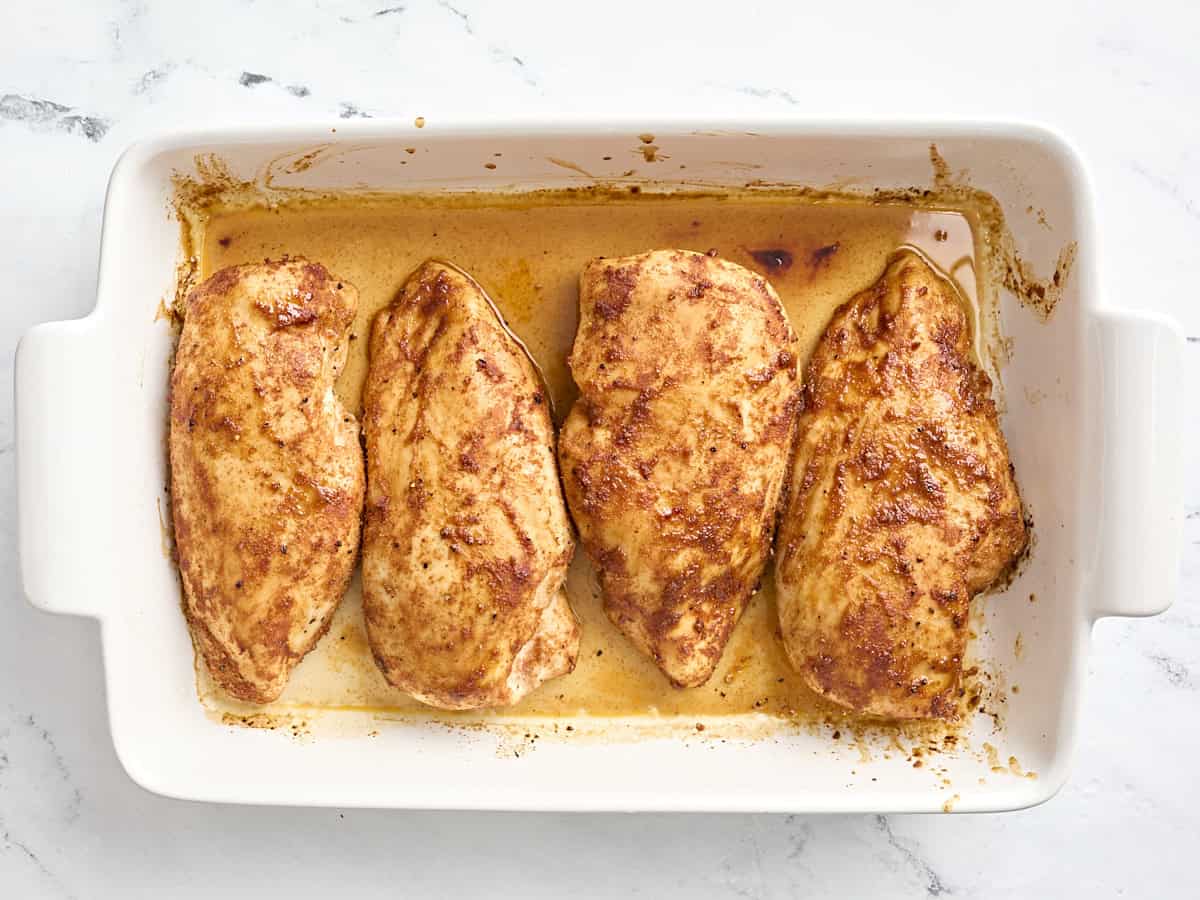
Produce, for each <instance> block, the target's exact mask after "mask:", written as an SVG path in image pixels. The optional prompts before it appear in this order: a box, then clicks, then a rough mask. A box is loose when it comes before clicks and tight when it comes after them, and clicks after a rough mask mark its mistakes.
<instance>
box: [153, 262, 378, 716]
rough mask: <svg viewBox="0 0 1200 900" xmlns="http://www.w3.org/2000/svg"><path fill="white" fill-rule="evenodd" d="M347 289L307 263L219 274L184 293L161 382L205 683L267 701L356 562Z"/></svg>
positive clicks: (357, 460) (190, 611) (318, 630)
mask: <svg viewBox="0 0 1200 900" xmlns="http://www.w3.org/2000/svg"><path fill="white" fill-rule="evenodd" d="M357 305H358V295H357V292H356V291H355V290H354V288H353V287H351V286H350V285H348V284H345V283H344V282H339V281H338V280H337V279H336V278H334V277H333V276H332V275H330V274H329V272H327V271H326V270H325V268H324V266H322V265H321V264H320V263H315V262H308V261H306V260H303V259H293V260H285V261H280V262H267V263H263V264H261V265H246V266H234V267H231V268H228V269H222V270H221V271H219V272H217V273H216V274H215V275H213V276H212V277H211V278H209V279H208V280H207V281H205V282H204V283H203V284H201V285H200V286H198V287H197V288H196V289H195V290H194V291H192V293H191V295H190V296H189V297H188V298H187V306H186V310H185V318H184V323H183V331H182V334H181V335H180V337H179V346H178V348H177V351H176V355H175V368H174V371H173V373H172V375H171V426H170V428H171V433H170V441H169V443H170V457H171V500H172V503H171V507H172V515H173V519H174V525H175V547H176V553H177V556H178V560H179V572H180V575H181V576H182V580H183V599H184V604H183V605H184V612H185V614H186V616H187V621H188V625H189V627H190V628H191V632H192V639H193V641H194V642H195V644H196V647H197V649H198V650H199V652H200V654H201V656H203V658H204V661H205V663H206V664H207V665H208V669H209V671H210V672H211V673H212V676H213V678H214V679H215V680H216V682H217V683H218V684H219V685H221V687H222V688H224V689H225V690H226V691H227V692H228V693H229V694H230V695H232V696H233V697H236V698H237V699H239V700H244V701H247V702H250V703H267V702H269V701H271V700H274V699H275V698H277V697H278V696H279V694H280V692H281V691H282V690H283V688H284V685H285V684H286V683H287V680H288V675H289V673H290V672H291V670H292V668H293V667H294V666H295V665H296V663H298V662H299V661H300V659H301V658H302V657H303V656H304V655H305V654H306V653H308V651H309V650H311V649H312V648H313V646H314V645H315V644H316V642H317V640H318V639H319V638H320V637H321V635H323V634H324V633H325V630H326V629H327V628H328V627H329V620H330V618H331V617H332V616H333V611H334V609H336V607H337V605H338V601H339V600H340V599H341V597H342V594H343V593H344V592H345V590H346V584H347V582H348V581H349V580H350V573H351V571H352V570H353V568H354V562H355V559H356V556H357V553H358V537H359V524H360V520H361V514H362V503H363V465H362V448H361V447H360V446H359V441H358V423H357V422H356V421H355V420H354V418H353V417H352V416H350V414H349V413H348V412H346V410H345V409H343V407H342V404H341V403H340V402H338V399H337V397H336V396H335V395H334V393H333V383H334V380H335V379H336V378H337V376H338V373H339V372H340V371H341V369H342V365H343V363H344V362H345V359H346V350H347V331H348V329H349V328H350V323H351V322H352V321H353V319H354V312H355V309H356V307H357Z"/></svg>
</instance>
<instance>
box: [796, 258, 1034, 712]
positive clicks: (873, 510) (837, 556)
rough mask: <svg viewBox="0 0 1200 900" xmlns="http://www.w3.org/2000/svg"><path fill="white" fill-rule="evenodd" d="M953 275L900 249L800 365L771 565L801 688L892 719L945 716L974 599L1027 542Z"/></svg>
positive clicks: (952, 696) (956, 682)
mask: <svg viewBox="0 0 1200 900" xmlns="http://www.w3.org/2000/svg"><path fill="white" fill-rule="evenodd" d="M971 346H972V342H971V328H970V323H969V321H968V318H967V312H966V309H965V307H964V305H963V303H962V301H961V300H960V299H959V297H958V295H957V293H956V291H955V289H954V287H953V286H952V285H951V284H950V283H949V282H948V281H946V280H945V279H944V278H942V277H941V276H940V275H938V274H937V273H936V272H935V271H934V270H933V269H932V268H931V267H930V266H929V265H928V264H927V263H926V262H925V260H924V259H923V258H921V257H920V256H918V255H917V254H916V253H913V252H911V251H904V252H901V253H900V254H898V255H897V256H896V257H894V259H893V260H892V261H891V262H890V263H889V265H888V267H887V270H886V271H885V272H884V274H883V277H882V278H880V280H879V281H878V282H877V283H876V284H875V285H874V286H873V287H870V288H868V289H867V290H865V291H863V292H862V293H860V294H858V295H857V296H855V297H854V298H852V299H851V300H850V301H849V302H847V303H845V304H844V305H842V306H841V307H840V308H839V309H838V310H837V312H836V313H835V314H834V316H833V319H832V321H831V322H830V323H829V326H828V328H827V329H826V331H825V334H824V336H823V337H822V338H821V341H820V343H819V344H818V346H817V349H816V351H815V352H814V354H813V357H812V360H811V361H810V363H809V366H808V371H807V376H806V381H805V387H804V411H803V413H802V415H801V417H800V424H799V437H798V444H797V450H796V457H795V462H794V465H793V467H792V473H791V482H790V489H789V491H790V498H789V500H788V502H787V505H786V508H785V511H784V513H783V518H782V522H781V525H780V533H779V537H778V539H777V546H778V555H779V557H778V561H777V563H776V569H775V575H776V585H777V588H778V599H779V614H780V621H781V625H782V630H783V640H784V644H785V646H786V649H787V653H788V656H789V658H790V659H791V661H792V664H793V665H794V666H795V667H796V668H797V669H798V670H799V671H800V673H801V674H802V675H803V677H804V679H805V681H806V682H807V683H808V685H809V686H810V687H812V688H813V689H814V690H816V691H818V692H820V693H821V694H823V695H825V696H826V697H828V698H830V699H831V700H834V701H836V702H838V703H840V704H842V705H844V706H848V707H850V708H852V709H855V710H859V711H861V712H864V713H869V714H872V715H878V716H886V717H890V718H897V719H910V718H925V717H936V718H952V717H954V715H955V714H956V706H957V704H956V700H957V696H958V691H959V682H960V677H961V673H962V668H963V662H962V659H963V652H964V650H965V648H966V642H967V632H968V616H969V613H970V605H971V598H972V596H973V595H974V594H976V593H978V592H979V591H982V590H984V589H985V588H987V587H989V586H990V585H992V584H994V583H995V582H996V581H997V580H998V579H1000V578H1001V577H1002V576H1003V575H1004V574H1005V573H1006V572H1007V571H1009V569H1010V567H1011V566H1012V565H1013V563H1014V560H1015V559H1016V557H1017V556H1018V554H1020V552H1021V550H1022V548H1023V547H1024V546H1025V540H1026V534H1025V525H1024V520H1023V514H1022V509H1021V501H1020V497H1019V496H1018V493H1017V486H1016V483H1015V482H1014V480H1013V471H1012V465H1011V464H1010V462H1009V458H1008V448H1007V446H1006V444H1005V441H1004V435H1003V434H1002V433H1001V431H1000V425H999V422H998V420H997V415H996V407H995V404H994V403H993V401H992V397H991V381H990V380H989V378H988V376H987V375H986V374H985V373H984V372H983V371H982V370H981V369H980V368H979V367H978V365H977V364H976V363H975V361H974V359H973V356H972V349H971Z"/></svg>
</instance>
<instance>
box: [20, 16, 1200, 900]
mask: <svg viewBox="0 0 1200 900" xmlns="http://www.w3.org/2000/svg"><path fill="white" fill-rule="evenodd" d="M671 5H672V4H668V3H650V2H646V0H636V2H627V0H608V2H605V3H603V4H595V5H592V6H587V7H582V6H581V7H580V8H579V11H578V12H569V11H568V9H567V8H568V6H569V4H565V3H554V4H545V5H542V6H540V7H539V6H535V5H533V4H529V5H521V6H517V5H514V4H504V5H501V4H499V3H492V4H487V3H484V2H473V0H455V2H454V4H453V5H452V4H450V3H446V2H438V0H378V2H376V3H356V2H333V0H330V2H319V0H311V2H306V3H283V2H280V3H277V4H272V3H267V2H234V0H206V2H203V3H189V4H173V3H168V2H157V3H148V2H141V0H134V2H119V0H95V2H91V3H88V4H82V3H80V4H77V3H71V2H61V0H38V2H34V3H21V4H5V15H4V19H5V27H4V28H3V29H0V98H2V99H0V284H3V285H7V287H6V288H4V291H3V292H4V295H5V302H3V303H0V343H2V347H0V366H3V373H4V377H5V379H6V380H7V381H8V382H11V377H12V374H11V373H12V362H11V361H12V351H13V348H14V346H15V344H16V341H17V338H18V337H19V335H20V334H21V333H22V332H23V331H24V330H25V329H27V328H28V327H29V326H30V325H32V324H34V323H36V322H39V321H42V320H47V319H59V318H68V317H73V316H79V315H83V314H84V313H86V312H87V311H88V310H89V309H90V308H91V305H92V303H93V291H94V287H95V267H96V258H97V248H98V239H99V228H100V216H101V210H102V205H103V201H104V186H105V179H106V178H107V175H108V172H109V170H110V168H111V166H112V164H113V162H114V160H115V159H116V157H117V155H118V153H120V151H121V150H122V148H123V147H125V146H126V145H127V144H128V143H130V142H131V141H133V140H135V139H137V138H139V137H142V136H144V135H147V134H150V133H152V132H155V131H158V130H160V129H167V128H175V127H182V126H188V127H191V126H197V125H203V124H210V123H218V122H221V123H229V122H266V121H295V120H300V119H306V120H328V119H331V118H336V117H338V116H342V117H347V116H353V115H370V116H376V117H384V116H396V117H401V118H407V119H411V118H412V117H414V116H415V115H418V114H420V115H424V116H426V117H427V118H429V119H430V120H431V121H435V120H436V119H437V117H439V116H440V117H444V118H451V117H453V118H462V117H474V118H479V119H489V118H497V119H501V118H505V117H508V116H513V115H524V116H531V115H537V116H545V117H559V116H561V117H567V116H589V115H597V114H607V115H646V116H654V115H655V114H659V113H663V112H671V113H691V114H695V115H697V116H714V117H715V116H721V115H729V114H754V115H758V116H763V117H772V116H779V117H795V116H866V117H901V116H916V117H952V116H954V117H1005V118H1016V119H1033V120H1037V121H1041V122H1044V123H1047V124H1049V125H1051V126H1053V127H1055V128H1057V129H1058V130H1060V131H1062V132H1063V133H1065V134H1066V135H1067V136H1068V137H1069V138H1071V139H1073V140H1074V141H1075V142H1077V144H1078V145H1079V147H1080V148H1081V150H1082V152H1083V153H1084V155H1085V157H1086V158H1087V160H1088V162H1089V164H1090V165H1091V168H1092V172H1093V175H1094V179H1095V184H1096V188H1097V191H1098V195H1099V215H1100V222H1101V232H1102V239H1103V248H1102V249H1103V251H1104V253H1103V259H1104V262H1103V276H1104V282H1105V285H1106V291H1107V297H1108V300H1109V302H1112V303H1115V304H1123V305H1128V306H1133V307H1144V308H1154V309H1158V310H1162V311H1165V312H1169V313H1172V314H1173V315H1175V316H1176V317H1178V319H1179V320H1180V321H1181V322H1182V323H1183V327H1184V330H1185V331H1186V333H1187V334H1189V335H1192V336H1193V337H1192V339H1191V340H1190V341H1189V345H1188V347H1187V359H1186V378H1187V379H1188V382H1189V384H1190V385H1191V386H1193V387H1200V302H1197V296H1196V292H1197V285H1200V251H1198V249H1197V248H1200V116H1198V115H1197V105H1196V104H1197V100H1196V97H1197V93H1198V88H1200V51H1198V50H1197V47H1200V14H1198V13H1197V12H1196V11H1194V10H1190V9H1188V8H1187V7H1186V6H1185V4H1183V3H1179V2H1169V0H1168V2H1163V0H1142V2H1139V3H1136V4H1128V3H1116V2H1106V3H1096V4H1089V5H1088V8H1087V11H1086V12H1085V11H1084V8H1083V5H1082V4H1078V5H1077V6H1078V7H1079V8H1078V9H1077V10H1075V9H1071V10H1068V9H1067V6H1068V4H1052V3H1047V2H1045V0H1042V2H1037V3H1026V2H1008V3H1005V4H993V5H992V6H991V8H990V11H987V12H983V11H976V12H974V13H972V12H970V11H969V9H968V8H969V7H970V6H971V5H970V4H962V3H955V2H949V0H948V2H940V3H934V2H929V3H920V2H915V3H896V2H888V3H876V4H871V5H869V6H867V7H860V6H858V5H857V4H852V3H835V4H821V5H820V6H819V7H818V8H815V9H803V8H802V7H803V6H804V4H797V3H793V2H775V3H761V4H750V3H736V4H735V3H710V2H699V0H693V2H689V3H685V4H681V5H680V6H681V7H682V12H673V11H671V10H670V9H669V8H668V7H669V6H671ZM752 6H757V7H758V11H752V10H751V7H752ZM1056 7H1061V8H1056ZM260 76H261V77H260ZM1179 430H1180V434H1181V437H1182V438H1183V439H1184V440H1186V441H1187V442H1188V451H1187V452H1188V455H1189V458H1190V459H1194V458H1195V455H1196V445H1197V439H1198V438H1200V427H1198V416H1197V413H1196V409H1195V408H1194V407H1193V408H1191V409H1189V410H1188V411H1187V412H1186V414H1185V416H1184V418H1183V420H1181V421H1180V423H1179ZM11 450H12V402H11V391H9V390H8V389H7V388H6V389H5V390H4V391H2V392H0V492H2V494H3V495H2V496H0V591H2V598H0V897H13V898H17V897H21V898H24V897H109V896H122V897H124V896H133V897H138V896H164V897H167V896H169V897H172V898H176V897H178V898H184V897H200V896H205V897H213V896H251V895H255V896H274V895H276V894H283V893H284V892H285V891H286V893H287V894H288V895H289V896H292V897H308V896H314V897H315V896H327V895H328V894H329V892H330V891H337V892H338V893H339V895H341V896H347V897H349V896H358V897H368V896H383V895H385V894H386V895H388V896H407V895H412V896H451V895H458V894H466V895H473V894H484V893H487V894H491V895H493V896H496V895H499V896H506V895H508V894H510V893H511V894H515V893H516V892H517V891H518V890H520V893H521V895H522V896H525V897H531V898H532V897H560V896H564V895H567V894H570V895H598V896H627V895H628V894H630V893H633V892H635V891H637V892H640V893H642V894H644V895H646V896H650V897H668V896H675V895H680V896H682V895H684V894H687V895H690V896H717V897H723V896H744V897H772V898H773V897H786V896H793V895H799V894H805V895H810V894H817V895H820V894H833V893H837V894H838V895H840V896H846V897H867V896H887V897H890V896H908V895H921V894H923V893H925V894H930V895H935V896H937V895H954V896H980V897H1018V898H1019V897H1031V896H1075V895H1079V896H1088V897H1107V896H1130V897H1188V896H1193V897H1194V896H1198V895H1200V878H1198V876H1197V874H1196V867H1195V863H1194V861H1193V860H1192V858H1191V856H1192V854H1193V853H1195V852H1196V846H1197V843H1198V841H1200V810H1198V808H1197V807H1198V805H1200V779H1198V778H1197V776H1196V774H1195V773H1196V765H1197V762H1196V761H1197V757H1198V756H1200V725H1198V721H1197V720H1198V718H1200V716H1198V713H1200V477H1198V475H1197V470H1195V469H1189V471H1188V475H1187V484H1186V495H1185V497H1184V500H1185V502H1186V503H1187V508H1188V511H1189V519H1188V521H1187V531H1186V535H1185V540H1186V549H1185V554H1184V562H1183V580H1182V591H1181V593H1180V596H1179V599H1178V601H1177V602H1176V604H1175V606H1174V608H1173V609H1172V610H1171V611H1170V612H1169V613H1167V614H1166V615H1164V616H1162V617H1160V618H1158V619H1155V620H1151V621H1139V622H1127V621H1114V620H1109V621H1105V622H1102V623H1101V624H1100V625H1099V626H1098V628H1097V630H1096V640H1095V644H1094V650H1093V656H1092V660H1091V665H1090V675H1089V682H1088V692H1087V702H1086V712H1085V717H1084V726H1083V733H1082V742H1081V746H1080V751H1079V754H1078V760H1077V765H1076V769H1075V773H1074V776H1073V777H1072V779H1071V781H1070V783H1069V784H1068V786H1067V787H1066V788H1065V789H1064V790H1063V792H1062V793H1061V794H1060V795H1059V796H1058V797H1057V798H1056V799H1054V800H1052V801H1051V802H1050V803H1049V804H1047V805H1045V806H1042V807H1040V808H1038V809H1034V810H1030V811H1027V812H1022V813H1016V814H1010V815H1005V816H976V817H962V816H958V817H927V818H911V817H899V816H897V817H887V818H884V817H834V818H807V817H801V816H789V817H786V818H784V817H770V816H691V817H671V816H636V817H635V816H615V815H608V816H585V815H553V816H550V815H474V814H459V813H444V814H407V813H388V812H353V811H346V812H340V811H337V810H281V809H255V808H239V807H222V806H204V805H197V804H189V803H181V802H175V801H169V800H164V799H161V798H159V797H155V796H151V795H149V794H146V793H144V792H143V791H141V790H140V789H138V788H136V787H135V786H134V785H133V784H132V783H131V782H130V781H129V780H128V779H127V778H126V777H125V775H124V773H123V772H122V770H121V768H120V766H119V765H118V763H117V760H116V757H115V756H114V753H113V749H112V744H111V741H110V739H109V736H108V730H107V723H106V712H105V699H104V692H103V688H102V681H101V677H102V676H101V665H102V663H101V655H100V642H99V634H98V631H97V628H96V626H95V625H94V624H93V623H91V622H89V621H83V620H79V619H69V618H56V617H51V616H47V615H43V614H40V613H36V612H34V611H33V610H32V609H30V608H29V607H28V606H27V605H26V604H25V602H24V600H23V597H22V594H21V589H20V585H19V583H18V575H17V562H16V536H15V533H14V528H15V524H14V515H13V460H12V452H11ZM63 553H64V560H63V564H64V565H68V564H69V563H70V548H66V547H64V548H63Z"/></svg>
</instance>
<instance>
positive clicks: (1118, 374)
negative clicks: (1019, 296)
mask: <svg viewBox="0 0 1200 900" xmlns="http://www.w3.org/2000/svg"><path fill="white" fill-rule="evenodd" d="M1096 324H1097V330H1098V332H1099V352H1100V355H1099V370H1100V371H1099V380H1098V383H1099V384H1100V391H1101V395H1100V398H1099V403H1100V407H1099V410H1098V412H1099V419H1098V421H1099V430H1098V433H1097V438H1098V446H1097V447H1096V448H1095V449H1096V451H1097V456H1094V457H1093V459H1097V460H1098V464H1099V472H1098V473H1097V474H1098V476H1099V477H1098V478H1097V479H1095V480H1094V481H1093V482H1092V483H1093V484H1097V485H1102V486H1103V491H1102V495H1101V496H1100V497H1099V498H1098V499H1099V506H1100V509H1101V515H1100V521H1099V523H1098V526H1099V527H1098V532H1097V533H1098V535H1099V540H1098V543H1097V546H1096V547H1095V551H1096V552H1095V556H1094V557H1093V558H1094V560H1095V563H1094V565H1093V566H1092V573H1091V574H1092V577H1091V583H1090V585H1089V591H1088V595H1089V596H1090V597H1091V606H1092V617H1093V618H1100V617H1102V616H1153V615H1157V614H1159V613H1161V612H1163V611H1165V610H1166V609H1167V608H1168V607H1169V606H1170V605H1171V603H1172V601H1173V600H1174V599H1175V594H1176V591H1177V589H1178V582H1179V554H1180V544H1181V542H1182V537H1183V477H1182V476H1183V470H1182V462H1183V456H1182V452H1181V448H1180V437H1179V423H1180V418H1181V413H1182V406H1181V402H1182V399H1183V394H1182V387H1183V386H1182V383H1181V378H1182V370H1181V365H1182V358H1183V345H1184V341H1183V336H1182V334H1181V333H1180V331H1179V327H1178V325H1176V324H1175V323H1174V322H1173V321H1172V320H1171V319H1169V318H1167V317H1165V316H1158V315H1153V314H1148V313H1141V312H1139V313H1132V312H1124V311H1117V310H1105V311H1102V312H1101V313H1100V315H1099V316H1098V317H1097V319H1096Z"/></svg>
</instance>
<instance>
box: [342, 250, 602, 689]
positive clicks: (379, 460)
mask: <svg viewBox="0 0 1200 900" xmlns="http://www.w3.org/2000/svg"><path fill="white" fill-rule="evenodd" d="M370 351H371V362H370V369H369V372H368V375H367V384H366V389H365V394H364V416H363V419H364V428H365V432H366V439H367V483H368V503H367V517H366V532H365V536H364V541H363V607H364V611H365V613H366V623H367V637H368V639H369V641H370V645H371V651H372V653H373V654H374V656H375V661H376V662H377V663H378V665H379V668H380V669H381V670H382V671H383V674H384V676H385V677H386V678H387V680H388V681H389V682H390V683H391V684H393V685H395V686H396V687H398V688H401V689H402V690H404V691H407V692H408V693H410V694H412V695H413V696H414V697H416V698H417V699H418V700H421V701H422V702H424V703H428V704H430V705H432V706H438V707H442V708H444V709H472V708H476V707H485V706H502V705H506V704H511V703H515V702H517V701H518V700H519V699H521V697H523V696H524V695H525V694H527V693H528V692H529V691H531V690H533V689H534V688H535V687H537V686H538V685H539V684H541V683H542V682H544V681H546V680H547V679H549V678H554V677H556V676H558V675H563V674H565V673H567V672H570V671H571V670H572V669H573V668H574V667H575V658H576V656H577V654H578V652H579V626H578V624H577V622H576V620H575V616H574V614H573V613H572V612H571V608H570V606H569V604H568V603H567V597H566V593H565V592H564V591H563V582H564V581H565V579H566V573H567V565H568V563H569V562H570V559H571V554H572V552H573V550H574V541H573V539H572V536H571V525H570V521H569V520H568V518H567V511H566V506H565V505H564V503H563V497H562V491H561V489H560V487H559V480H558V470H557V468H556V467H555V460H554V427H553V425H552V424H551V421H550V413H549V399H548V397H547V396H546V393H545V391H544V389H543V387H542V385H541V382H540V380H539V377H538V374H537V372H536V371H535V370H534V368H533V365H532V364H531V363H530V361H529V359H528V358H527V356H526V355H525V353H524V350H523V349H522V348H521V347H520V346H519V345H518V344H517V342H516V340H515V339H514V338H513V337H512V336H511V335H510V334H509V333H508V332H507V331H506V330H505V328H504V326H503V324H502V323H501V321H500V320H499V318H498V317H497V314H496V312H495V311H494V310H493V308H492V306H491V304H490V301H489V300H488V298H487V296H486V295H485V294H484V292H483V290H482V289H481V288H480V287H479V286H478V285H477V284H476V283H475V282H474V281H473V280H472V279H471V278H470V277H468V276H467V275H465V274H464V273H463V272H461V271H459V270H458V269H456V268H455V267H453V266H450V265H447V264H445V263H440V262H434V261H430V262H426V263H425V264H424V265H422V266H421V267H420V268H419V269H417V271H416V272H414V273H413V274H412V275H411V276H410V277H409V279H408V282H407V283H406V284H405V285H404V289H403V290H402V291H401V292H400V295H399V296H398V297H397V298H396V299H395V301H394V302H393V303H392V304H391V305H390V306H389V307H388V308H386V309H384V310H383V311H382V312H380V313H379V315H378V316H377V317H376V319H375V323H374V326H373V328H372V330H371V346H370Z"/></svg>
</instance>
